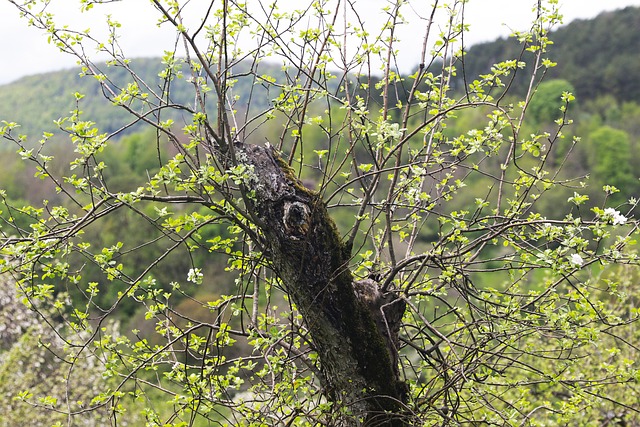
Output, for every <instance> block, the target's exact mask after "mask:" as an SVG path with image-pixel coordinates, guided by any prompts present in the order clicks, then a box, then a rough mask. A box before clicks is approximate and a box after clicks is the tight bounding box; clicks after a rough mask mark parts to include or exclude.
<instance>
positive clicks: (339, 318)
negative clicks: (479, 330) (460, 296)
mask: <svg viewBox="0 0 640 427" xmlns="http://www.w3.org/2000/svg"><path fill="white" fill-rule="evenodd" d="M236 158H237V160H238V162H239V163H244V164H247V165H250V166H252V169H253V172H252V174H251V178H250V181H249V183H248V184H247V187H249V188H248V189H249V190H252V191H253V192H254V197H253V202H252V203H251V204H252V206H250V211H251V214H252V215H254V216H255V217H254V220H255V222H256V223H257V224H258V225H259V227H260V228H261V230H262V232H263V235H264V241H263V242H262V244H263V246H264V247H265V248H266V250H267V253H266V256H267V257H268V258H269V259H270V261H271V262H272V264H273V268H274V270H275V272H276V274H278V275H279V277H280V279H281V280H282V282H283V284H284V286H285V288H286V291H287V292H288V294H289V295H290V297H291V299H292V301H293V302H294V303H295V304H296V306H297V308H298V310H299V311H300V312H301V313H302V315H303V318H304V320H305V323H306V325H307V327H308V329H309V332H310V334H311V338H312V341H313V346H314V348H315V350H316V351H317V352H318V355H319V358H320V364H321V372H322V375H323V378H322V379H321V380H322V382H323V387H324V388H325V394H326V396H327V398H328V399H330V400H331V401H333V402H336V403H340V404H344V405H347V407H348V408H349V410H350V411H351V412H352V414H353V417H354V419H356V420H357V419H360V420H362V422H363V423H364V424H365V425H367V426H375V425H398V426H400V425H404V424H405V422H404V421H403V415H402V412H403V408H404V403H405V402H406V399H407V396H406V395H407V391H406V390H407V389H406V385H405V384H404V383H403V382H402V381H401V379H400V376H399V369H398V352H397V341H398V329H399V326H400V321H401V318H402V314H403V313H404V310H405V303H404V301H403V300H401V299H399V298H398V297H396V296H395V295H393V294H386V295H383V294H382V292H381V291H380V290H379V286H377V284H376V283H375V282H374V281H373V280H369V279H367V280H360V281H357V280H354V277H353V275H352V274H351V271H350V270H349V268H348V261H349V258H350V253H349V252H350V251H349V249H348V248H346V247H345V245H344V244H343V243H342V239H341V237H340V235H339V233H338V230H337V228H336V226H335V223H334V222H333V220H332V219H331V218H330V217H329V215H328V212H327V209H326V206H325V204H324V202H323V201H322V199H321V198H320V197H319V196H318V195H317V194H316V193H315V192H313V191H311V190H308V189H307V188H306V187H304V186H303V185H302V183H301V182H300V181H299V180H298V179H297V178H296V177H295V175H294V173H293V171H292V170H291V168H290V167H289V166H288V165H287V164H286V163H285V162H284V161H283V160H282V159H281V158H280V157H279V156H278V155H277V154H276V153H275V151H274V150H273V149H271V148H270V147H260V146H254V145H238V146H237V148H236ZM358 423H359V422H358ZM354 424H355V423H354Z"/></svg>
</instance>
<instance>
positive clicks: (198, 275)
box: [187, 268, 203, 285]
mask: <svg viewBox="0 0 640 427" xmlns="http://www.w3.org/2000/svg"><path fill="white" fill-rule="evenodd" d="M202 277H203V275H202V271H201V270H200V269H199V268H192V269H190V270H189V273H188V274H187V281H189V282H192V283H195V284H197V285H199V284H201V283H202Z"/></svg>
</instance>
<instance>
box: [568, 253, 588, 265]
mask: <svg viewBox="0 0 640 427" xmlns="http://www.w3.org/2000/svg"><path fill="white" fill-rule="evenodd" d="M569 262H570V263H571V264H573V265H577V266H581V265H582V263H583V262H584V260H583V259H582V257H581V256H580V255H578V254H571V256H570V257H569Z"/></svg>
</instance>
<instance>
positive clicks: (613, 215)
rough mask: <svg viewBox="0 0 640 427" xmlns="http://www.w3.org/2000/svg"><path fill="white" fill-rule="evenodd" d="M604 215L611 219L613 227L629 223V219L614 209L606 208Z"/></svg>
mask: <svg viewBox="0 0 640 427" xmlns="http://www.w3.org/2000/svg"><path fill="white" fill-rule="evenodd" d="M604 214H605V216H607V217H609V218H610V219H611V223H612V224H613V225H623V224H625V223H626V222H627V218H626V217H625V216H624V215H622V214H621V213H620V212H618V211H617V210H615V209H613V208H606V209H605V210H604Z"/></svg>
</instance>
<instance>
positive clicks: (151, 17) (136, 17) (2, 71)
mask: <svg viewBox="0 0 640 427" xmlns="http://www.w3.org/2000/svg"><path fill="white" fill-rule="evenodd" d="M253 1H257V0H253ZM272 1H273V0H269V3H271V2H272ZM284 1H285V2H286V1H289V2H292V1H296V0H284ZM356 1H357V2H361V3H364V4H366V5H367V7H365V8H363V10H364V11H363V17H362V18H363V20H364V21H365V22H373V23H375V22H376V20H379V19H380V18H379V17H380V16H381V14H380V8H381V7H382V6H383V5H384V4H387V3H388V1H387V0H356ZM79 3H80V2H79V0H53V1H52V4H53V6H54V9H53V11H54V12H55V13H56V16H57V17H59V19H60V20H61V21H62V22H65V23H68V24H69V25H70V26H76V27H77V28H78V29H85V28H88V27H90V28H91V29H92V34H96V35H100V34H101V32H100V31H101V30H103V29H104V28H105V24H104V17H105V15H106V14H107V13H111V14H113V16H114V17H115V18H116V19H117V20H119V21H120V22H121V23H122V30H121V31H122V34H123V36H122V38H121V44H122V47H123V49H124V52H125V53H126V54H127V56H128V57H130V58H135V57H151V56H160V55H161V54H162V52H163V51H164V50H165V49H170V48H171V47H172V46H173V44H174V35H173V32H172V31H171V30H170V29H169V28H167V27H161V28H158V26H157V25H156V22H157V15H155V11H154V10H153V8H151V7H150V5H149V1H148V0H121V1H115V2H113V3H110V4H108V5H106V6H104V5H103V6H100V7H98V6H96V7H95V8H94V9H93V10H91V12H90V13H84V14H81V15H80V14H78V13H77V12H75V11H76V10H77V9H78V5H79ZM265 3H266V0H265ZM535 3H536V1H534V0H469V1H468V3H467V5H466V6H465V7H466V18H465V20H466V22H467V23H469V24H470V26H471V31H470V33H469V34H468V35H466V36H465V43H466V44H467V45H469V44H475V43H479V42H485V41H491V40H495V39H497V38H499V37H506V36H508V35H509V34H510V33H511V31H512V30H524V29H527V28H528V27H529V26H530V23H531V21H532V19H533V16H534V15H533V12H532V8H533V5H534V4H535ZM200 4H202V6H205V5H206V4H208V1H205V0H191V3H190V7H191V8H192V10H198V9H197V7H198V6H199V5H200ZM418 4H420V5H425V4H427V0H412V2H411V5H418ZM559 4H560V12H561V13H562V15H563V16H564V23H565V24H566V23H569V22H570V21H572V20H574V19H588V18H593V17H595V16H596V15H598V14H599V13H601V12H603V11H605V10H614V9H619V8H623V7H625V6H640V0H606V1H603V0H559ZM56 5H61V6H57V8H56ZM418 13H420V11H418ZM409 21H410V22H409V23H408V24H405V25H404V26H403V27H402V28H401V32H400V37H401V38H402V39H403V40H405V42H404V43H406V44H405V45H403V49H409V51H410V52H411V51H415V52H416V53H418V52H419V51H420V50H421V46H420V45H421V37H415V34H416V32H418V33H419V34H421V32H422V30H421V29H420V28H421V27H420V28H416V27H415V25H424V24H420V23H419V22H418V23H415V21H416V20H413V21H412V20H411V19H409ZM423 22H424V21H423ZM638 31H640V30H638ZM412 43H413V44H412ZM0 54H1V58H2V60H1V61H0V84H6V83H9V82H11V81H14V80H16V79H18V78H20V77H23V76H26V75H32V74H39V73H43V72H47V71H55V70H59V69H64V68H70V67H73V66H75V64H76V61H75V59H74V58H72V57H70V56H67V55H64V54H61V53H59V52H58V51H57V50H56V48H54V47H53V46H51V45H49V44H48V43H47V36H46V34H42V33H41V32H40V31H38V30H36V29H35V28H31V27H29V26H28V25H27V22H26V20H24V19H21V18H20V16H19V13H18V12H17V10H16V8H15V6H13V5H12V4H11V3H10V2H9V0H0ZM411 60H412V57H411V56H409V57H408V59H406V61H407V62H406V63H403V64H400V65H401V67H402V66H404V67H405V68H406V70H402V71H408V69H410V68H411V67H414V66H415V65H416V64H415V63H409V62H408V61H411ZM416 62H417V61H416Z"/></svg>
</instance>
